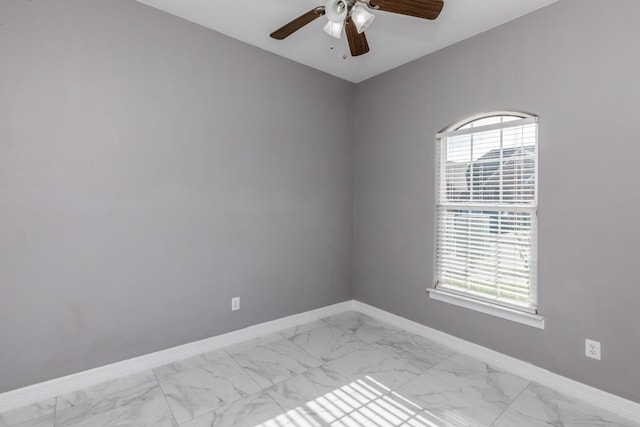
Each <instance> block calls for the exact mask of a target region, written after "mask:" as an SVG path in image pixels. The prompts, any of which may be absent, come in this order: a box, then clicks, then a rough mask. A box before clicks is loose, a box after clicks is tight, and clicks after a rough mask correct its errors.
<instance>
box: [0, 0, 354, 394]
mask: <svg viewBox="0 0 640 427" xmlns="http://www.w3.org/2000/svg"><path fill="white" fill-rule="evenodd" d="M0 22H1V23H2V24H3V25H2V26H1V27H0V366H1V367H2V369H0V392H2V391H6V390H10V389H13V388H16V387H19V386H24V385H27V384H31V383H34V382H38V381H42V380H46V379H50V378H53V377H57V376H61V375H65V374H69V373H72V372H77V371H80V370H83V369H87V368H91V367H95V366H99V365H103V364H106V363H110V362H115V361H118V360H122V359H125V358H129V357H132V356H136V355H140V354H144V353H148V352H152V351H155V350H159V349H163V348H167V347H170V346H174V345H178V344H183V343H186V342H190V341H193V340H197V339H201V338H205V337H210V336H213V335H216V334H219V333H223V332H227V331H231V330H234V329H238V328H241V327H244V326H247V325H250V324H255V323H257V322H263V321H267V320H271V319H274V318H279V317H282V316H286V315H290V314H294V313H298V312H302V311H305V310H310V309H313V308H317V307H322V306H326V305H328V304H332V303H336V302H340V301H343V300H346V299H348V298H349V297H350V285H351V258H350V257H351V255H350V254H351V246H350V245H351V219H352V161H353V151H352V149H353V145H352V141H353V121H352V117H351V113H352V106H353V99H354V96H353V90H354V86H353V85H352V84H350V83H347V82H344V81H341V80H338V79H336V78H334V77H330V76H328V75H325V74H322V73H320V72H317V71H314V70H311V69H309V68H306V67H304V66H301V65H298V64H295V63H293V62H290V61H288V60H285V59H282V58H279V57H276V56H274V55H272V54H269V53H266V52H264V51H262V50H259V49H256V48H253V47H250V46H248V45H246V44H243V43H240V42H237V41H234V40H232V39H229V38H227V37H224V36H222V35H220V34H217V33H215V32H213V31H210V30H207V29H204V28H202V27H199V26H197V25H195V24H191V23H188V22H186V21H183V20H180V19H178V18H176V17H172V16H170V15H166V14H163V13H161V12H159V11H156V10H155V9H151V8H148V7H146V6H143V5H141V4H139V3H136V2H135V1H133V0H108V1H106V0H64V1H62V0H33V1H26V0H25V1H23V0H1V1H0ZM336 105H337V107H336ZM232 296H240V297H241V298H242V309H241V310H240V311H239V312H234V313H233V314H232V313H231V311H230V299H231V297H232Z"/></svg>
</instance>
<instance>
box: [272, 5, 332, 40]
mask: <svg viewBox="0 0 640 427" xmlns="http://www.w3.org/2000/svg"><path fill="white" fill-rule="evenodd" d="M322 15H324V6H318V7H316V8H315V9H313V10H310V11H309V12H307V13H305V14H304V15H301V16H298V17H297V18H296V19H294V20H293V21H291V22H289V23H288V24H285V25H283V26H282V27H280V28H278V29H277V30H275V31H274V32H273V33H271V38H274V39H276V40H283V39H286V38H287V37H289V36H290V35H291V34H293V33H295V32H296V31H298V30H299V29H300V28H302V27H304V26H305V25H307V24H308V23H310V22H311V21H313V20H315V19H317V18H320V17H321V16H322Z"/></svg>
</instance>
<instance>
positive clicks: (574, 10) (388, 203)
mask: <svg viewBox="0 0 640 427" xmlns="http://www.w3.org/2000/svg"><path fill="white" fill-rule="evenodd" d="M605 3H606V4H605ZM605 3H603V2H601V1H595V0H588V1H587V0H561V1H560V2H559V3H556V4H554V5H552V6H550V7H547V8H544V9H541V10H539V11H537V12H535V13H533V14H531V15H527V16H525V17H523V18H520V19H517V20H515V21H512V22H510V23H508V24H506V25H503V26H501V27H498V28H496V29H494V30H492V31H489V32H487V33H484V34H481V35H479V36H477V37H475V38H472V39H469V40H467V41H464V42H461V43H459V44H457V45H454V46H451V47H449V48H446V49H444V50H442V51H439V52H437V53H435V54H433V55H429V56H427V57H424V58H422V59H420V60H417V61H415V62H413V63H411V64H408V65H406V66H403V67H400V68H398V69H396V70H393V71H391V72H389V73H386V74H384V75H382V76H378V77H376V78H373V79H371V80H368V81H367V82H364V83H362V84H359V85H358V86H357V88H356V148H355V150H356V154H355V194H356V202H355V227H354V230H355V241H354V254H355V261H354V275H355V283H354V297H355V298H356V299H358V300H360V301H363V302H366V303H369V304H372V305H375V306H377V307H380V308H382V309H385V310H389V311H391V312H393V313H396V314H399V315H401V316H405V317H408V318H410V319H412V320H414V321H417V322H420V323H423V324H425V325H428V326H431V327H433V328H437V329H440V330H442V331H445V332H448V333H450V334H453V335H456V336H458V337H461V338H464V339H466V340H469V341H472V342H475V343H478V344H481V345H483V346H487V347H489V348H492V349H495V350H497V351H500V352H503V353H506V354H508V355H511V356H514V357H517V358H519V359H523V360H526V361H530V362H532V363H534V364H536V365H539V366H542V367H544V368H547V369H549V370H551V371H553V372H557V373H559V374H562V375H565V376H568V377H570V378H574V379H576V380H578V381H581V382H584V383H587V384H590V385H593V386H596V387H599V388H602V389H604V390H607V391H609V392H612V393H615V394H618V395H621V396H624V397H627V398H629V399H632V400H635V401H640V369H638V361H639V360H640V309H639V308H638V307H639V304H640V279H639V274H638V265H639V263H640V261H639V260H640V227H638V226H637V223H636V221H637V219H638V208H640V191H639V190H638V188H640V187H639V186H638V183H640V167H639V165H638V160H637V159H638V156H640V142H639V140H638V138H637V136H636V135H637V122H638V120H637V118H638V117H639V116H640V101H639V100H640V79H639V77H638V76H640V43H638V41H639V40H640V26H639V25H638V17H639V16H640V2H638V1H637V0H616V1H611V2H605ZM501 109H513V110H520V111H526V112H531V113H534V114H537V115H539V117H540V134H539V136H540V204H539V287H540V291H539V297H540V298H539V300H540V310H541V312H542V314H544V315H545V316H546V321H547V327H546V329H545V330H538V329H533V328H530V327H527V326H522V325H519V324H514V323H511V322H509V321H505V320H501V319H497V318H494V317H491V316H488V315H484V314H480V313H476V312H473V311H469V310H466V309H463V308H457V307H454V306H451V305H448V304H446V303H443V302H438V301H430V300H429V299H428V296H427V295H426V294H425V288H427V287H431V286H432V285H433V283H432V276H433V271H432V270H433V261H432V260H433V238H434V229H433V216H434V185H433V180H434V167H433V166H434V146H435V143H434V134H435V133H436V132H438V131H439V130H441V129H442V128H444V127H445V126H447V125H448V124H450V123H452V122H455V121H457V120H458V119H462V118H464V117H466V116H470V115H472V114H475V113H479V112H483V111H494V110H501ZM585 338H592V339H596V340H599V341H601V342H602V357H603V359H602V361H600V362H598V361H594V360H591V359H587V358H585V357H584V339H585Z"/></svg>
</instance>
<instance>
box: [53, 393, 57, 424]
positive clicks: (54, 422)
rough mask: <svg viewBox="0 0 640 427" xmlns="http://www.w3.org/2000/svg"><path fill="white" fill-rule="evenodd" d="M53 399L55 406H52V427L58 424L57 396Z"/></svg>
mask: <svg viewBox="0 0 640 427" xmlns="http://www.w3.org/2000/svg"><path fill="white" fill-rule="evenodd" d="M54 399H55V405H54V406H53V427H55V426H56V423H57V422H58V396H56V397H55V398H54Z"/></svg>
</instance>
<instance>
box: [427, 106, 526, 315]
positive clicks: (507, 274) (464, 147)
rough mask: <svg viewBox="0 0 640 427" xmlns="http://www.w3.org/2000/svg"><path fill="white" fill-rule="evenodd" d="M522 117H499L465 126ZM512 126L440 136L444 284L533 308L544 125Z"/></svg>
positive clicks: (439, 232)
mask: <svg viewBox="0 0 640 427" xmlns="http://www.w3.org/2000/svg"><path fill="white" fill-rule="evenodd" d="M521 119H522V118H521V117H517V116H492V117H486V118H482V119H478V120H476V121H473V122H471V123H468V124H467V125H465V126H464V127H463V128H467V129H473V128H474V127H476V126H485V125H489V124H500V123H507V122H513V121H515V120H521ZM510 126H512V127H507V128H504V129H500V128H499V129H493V130H490V131H484V132H477V133H471V134H467V135H452V136H449V137H445V138H443V139H442V140H441V145H440V149H441V150H444V152H443V153H442V156H441V157H440V159H442V161H443V164H441V165H439V170H440V176H439V179H440V183H441V185H440V187H439V188H440V194H439V198H438V201H439V206H438V212H437V216H438V225H437V278H438V285H437V286H439V287H444V288H447V289H450V290H455V291H456V292H463V293H465V295H469V296H472V297H474V298H479V299H483V300H490V301H494V302H497V303H501V304H504V305H507V306H509V307H522V308H527V309H529V308H531V307H535V301H536V295H535V277H536V275H535V256H536V238H535V236H536V221H535V215H536V206H535V201H536V158H537V155H536V139H537V124H535V123H530V124H523V125H520V126H518V125H517V124H516V126H513V124H511V125H510ZM458 204H463V205H464V206H460V207H456V205H458ZM496 207H499V208H496ZM510 207H511V208H510Z"/></svg>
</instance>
